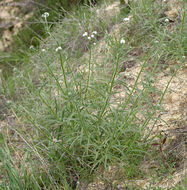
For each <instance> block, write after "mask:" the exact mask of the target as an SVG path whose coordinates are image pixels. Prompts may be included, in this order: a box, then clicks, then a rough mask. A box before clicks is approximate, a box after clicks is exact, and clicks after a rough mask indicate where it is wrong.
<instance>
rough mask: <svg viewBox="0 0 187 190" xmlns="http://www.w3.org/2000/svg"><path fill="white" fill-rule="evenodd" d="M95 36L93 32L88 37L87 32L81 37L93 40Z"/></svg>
mask: <svg viewBox="0 0 187 190" xmlns="http://www.w3.org/2000/svg"><path fill="white" fill-rule="evenodd" d="M95 35H97V31H93V32H92V33H91V35H90V36H88V32H85V33H84V34H83V35H82V36H83V37H87V38H88V40H91V39H93V38H95Z"/></svg>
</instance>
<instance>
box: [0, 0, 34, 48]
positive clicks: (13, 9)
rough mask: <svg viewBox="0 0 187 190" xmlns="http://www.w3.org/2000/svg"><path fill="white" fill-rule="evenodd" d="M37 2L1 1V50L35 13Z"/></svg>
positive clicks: (23, 0) (22, 0)
mask: <svg viewBox="0 0 187 190" xmlns="http://www.w3.org/2000/svg"><path fill="white" fill-rule="evenodd" d="M34 8H35V4H34V3H33V1H31V0H17V1H16V0H3V1H0V36H1V37H0V51H4V50H5V49H6V48H8V47H9V46H10V45H11V43H12V36H13V35H16V34H17V33H18V31H19V30H20V29H21V28H22V27H23V24H24V23H25V21H26V20H27V19H28V18H30V17H31V16H32V15H33V10H34Z"/></svg>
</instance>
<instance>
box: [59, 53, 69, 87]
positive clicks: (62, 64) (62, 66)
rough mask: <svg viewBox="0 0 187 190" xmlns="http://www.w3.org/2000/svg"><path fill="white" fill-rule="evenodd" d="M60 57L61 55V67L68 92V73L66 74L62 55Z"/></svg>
mask: <svg viewBox="0 0 187 190" xmlns="http://www.w3.org/2000/svg"><path fill="white" fill-rule="evenodd" d="M59 55H60V65H61V69H62V73H63V76H64V83H65V86H66V90H68V85H67V79H66V73H65V70H64V61H63V60H62V54H61V53H59Z"/></svg>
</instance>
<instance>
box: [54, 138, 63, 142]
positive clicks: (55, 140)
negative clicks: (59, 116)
mask: <svg viewBox="0 0 187 190" xmlns="http://www.w3.org/2000/svg"><path fill="white" fill-rule="evenodd" d="M53 142H54V143H58V142H61V140H57V139H56V138H53Z"/></svg>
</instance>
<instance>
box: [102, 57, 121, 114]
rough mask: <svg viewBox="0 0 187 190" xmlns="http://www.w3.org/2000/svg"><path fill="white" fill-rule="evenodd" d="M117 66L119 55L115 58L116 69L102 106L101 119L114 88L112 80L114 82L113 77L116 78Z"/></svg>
mask: <svg viewBox="0 0 187 190" xmlns="http://www.w3.org/2000/svg"><path fill="white" fill-rule="evenodd" d="M118 64H119V55H117V58H116V68H115V70H114V71H113V74H112V80H111V84H110V88H109V92H108V96H107V98H106V100H105V105H104V106H103V109H102V111H101V113H100V116H99V118H101V117H102V116H103V114H104V112H105V110H106V107H107V105H108V102H109V99H110V95H111V92H112V88H113V86H114V80H115V77H116V74H117V71H118Z"/></svg>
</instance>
